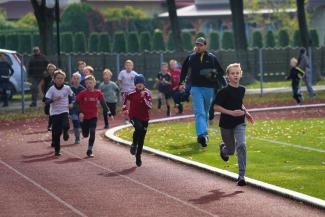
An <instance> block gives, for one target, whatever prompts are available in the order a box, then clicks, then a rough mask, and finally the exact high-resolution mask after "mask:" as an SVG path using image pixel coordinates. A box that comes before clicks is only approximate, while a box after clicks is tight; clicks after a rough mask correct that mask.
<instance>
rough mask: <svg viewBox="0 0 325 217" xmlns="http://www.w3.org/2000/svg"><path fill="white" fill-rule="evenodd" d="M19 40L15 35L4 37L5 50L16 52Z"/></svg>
mask: <svg viewBox="0 0 325 217" xmlns="http://www.w3.org/2000/svg"><path fill="white" fill-rule="evenodd" d="M18 45H19V40H18V35H17V34H8V35H6V48H7V49H9V50H18V48H19V47H18Z"/></svg>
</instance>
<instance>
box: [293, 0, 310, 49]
mask: <svg viewBox="0 0 325 217" xmlns="http://www.w3.org/2000/svg"><path fill="white" fill-rule="evenodd" d="M296 3H297V16H298V23H299V30H300V36H301V42H302V46H303V47H305V48H306V49H308V47H309V46H310V40H309V33H308V28H307V22H306V15H305V0H296Z"/></svg>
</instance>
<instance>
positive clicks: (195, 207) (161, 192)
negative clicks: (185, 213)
mask: <svg viewBox="0 0 325 217" xmlns="http://www.w3.org/2000/svg"><path fill="white" fill-rule="evenodd" d="M64 153H68V154H69V155H71V156H73V157H76V158H79V159H81V160H82V161H84V162H85V163H87V164H90V165H92V166H94V167H97V168H100V169H103V170H106V171H108V172H110V173H113V174H116V175H118V176H120V177H122V178H124V179H127V180H129V181H130V182H133V183H135V184H137V185H140V186H142V187H144V188H147V189H149V190H151V191H154V192H156V193H158V194H161V195H163V196H165V197H167V198H169V199H172V200H175V201H177V202H179V203H181V204H183V205H185V206H188V207H191V208H193V209H195V210H196V211H199V212H202V213H204V214H207V215H209V216H213V217H218V215H216V214H213V213H211V212H208V211H206V210H203V209H201V208H199V207H197V206H194V205H192V204H190V203H188V202H186V201H184V200H181V199H179V198H177V197H174V196H172V195H170V194H168V193H166V192H163V191H160V190H158V189H156V188H154V187H151V186H149V185H147V184H144V183H142V182H139V181H137V180H135V179H132V178H131V177H129V176H126V175H122V174H120V173H118V172H116V171H114V170H112V169H110V168H107V167H104V166H101V165H99V164H96V163H94V162H91V161H87V160H85V159H83V158H81V157H79V156H78V155H76V154H74V153H72V152H69V151H67V150H65V151H64Z"/></svg>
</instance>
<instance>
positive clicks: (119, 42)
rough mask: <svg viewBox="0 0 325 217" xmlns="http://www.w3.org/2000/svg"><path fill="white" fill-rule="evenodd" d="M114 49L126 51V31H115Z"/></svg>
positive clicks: (117, 51) (115, 50) (119, 51)
mask: <svg viewBox="0 0 325 217" xmlns="http://www.w3.org/2000/svg"><path fill="white" fill-rule="evenodd" d="M113 51H114V52H116V53H125V52H126V42H125V34H124V32H115V33H114V46H113Z"/></svg>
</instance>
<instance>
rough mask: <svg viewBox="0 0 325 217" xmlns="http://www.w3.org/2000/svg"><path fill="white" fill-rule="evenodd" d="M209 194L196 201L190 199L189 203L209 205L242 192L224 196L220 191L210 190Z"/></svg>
mask: <svg viewBox="0 0 325 217" xmlns="http://www.w3.org/2000/svg"><path fill="white" fill-rule="evenodd" d="M209 192H210V193H209V194H207V195H204V196H201V197H199V198H196V199H191V200H189V201H190V202H192V203H194V204H207V203H211V202H213V201H217V200H220V199H222V198H226V197H234V196H236V195H237V194H241V193H244V192H243V191H234V192H232V193H230V194H226V193H225V192H223V191H220V190H218V189H216V190H211V191H209Z"/></svg>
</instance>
